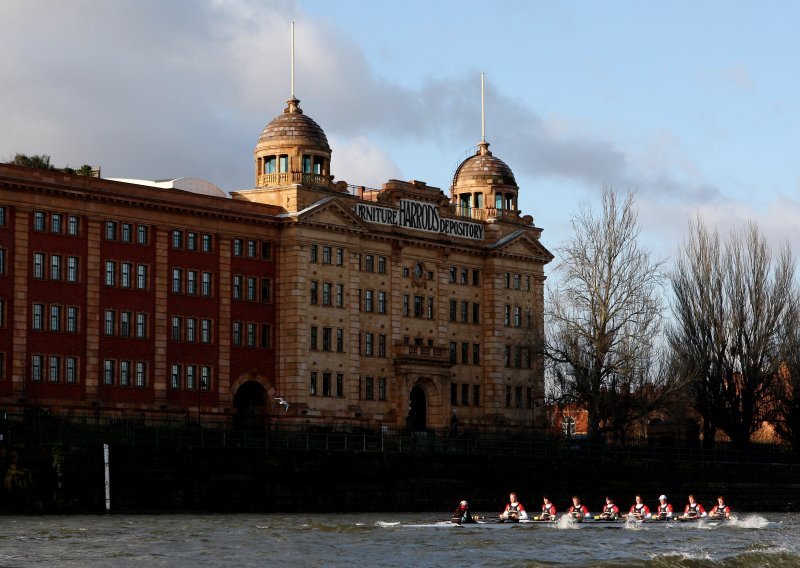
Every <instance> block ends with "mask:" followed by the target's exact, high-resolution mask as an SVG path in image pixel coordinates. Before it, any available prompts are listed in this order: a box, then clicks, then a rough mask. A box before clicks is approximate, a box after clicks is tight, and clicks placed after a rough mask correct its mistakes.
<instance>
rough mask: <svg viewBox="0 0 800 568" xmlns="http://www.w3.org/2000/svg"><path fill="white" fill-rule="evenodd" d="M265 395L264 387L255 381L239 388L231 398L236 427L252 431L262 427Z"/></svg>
mask: <svg viewBox="0 0 800 568" xmlns="http://www.w3.org/2000/svg"><path fill="white" fill-rule="evenodd" d="M265 394H266V391H265V390H264V387H262V386H261V385H260V384H259V383H257V382H255V381H248V382H246V383H244V384H243V385H242V386H240V387H239V390H237V391H236V394H235V395H234V397H233V406H234V408H235V409H236V415H235V416H234V424H235V425H236V426H239V427H241V428H247V429H254V430H255V429H259V430H260V429H262V428H263V427H264V406H265V404H264V399H265Z"/></svg>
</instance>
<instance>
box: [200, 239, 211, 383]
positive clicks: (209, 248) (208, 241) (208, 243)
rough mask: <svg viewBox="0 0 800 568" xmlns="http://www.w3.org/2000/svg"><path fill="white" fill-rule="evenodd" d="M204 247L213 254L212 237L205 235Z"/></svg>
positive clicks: (205, 250) (204, 250) (204, 249)
mask: <svg viewBox="0 0 800 568" xmlns="http://www.w3.org/2000/svg"><path fill="white" fill-rule="evenodd" d="M202 247H203V252H211V251H213V250H214V241H213V238H212V236H211V235H208V234H203V244H202ZM206 368H208V367H206Z"/></svg>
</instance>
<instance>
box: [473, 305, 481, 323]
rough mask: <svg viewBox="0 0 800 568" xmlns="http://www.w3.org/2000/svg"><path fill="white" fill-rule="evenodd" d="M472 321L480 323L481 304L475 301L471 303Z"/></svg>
mask: <svg viewBox="0 0 800 568" xmlns="http://www.w3.org/2000/svg"><path fill="white" fill-rule="evenodd" d="M472 323H481V305H480V304H479V303H477V302H475V303H474V304H472Z"/></svg>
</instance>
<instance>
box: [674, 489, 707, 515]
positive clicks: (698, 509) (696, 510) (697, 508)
mask: <svg viewBox="0 0 800 568" xmlns="http://www.w3.org/2000/svg"><path fill="white" fill-rule="evenodd" d="M705 516H706V510H705V509H704V508H703V506H702V505H701V504H700V503H698V502H697V501H695V499H694V495H689V504H688V505H686V509H685V510H684V511H683V515H682V516H681V517H679V518H681V519H699V518H700V517H705Z"/></svg>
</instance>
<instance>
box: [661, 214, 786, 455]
mask: <svg viewBox="0 0 800 568" xmlns="http://www.w3.org/2000/svg"><path fill="white" fill-rule="evenodd" d="M690 231H691V234H690V236H689V238H688V239H687V240H686V242H685V243H684V245H683V248H682V251H681V256H680V258H679V259H678V262H677V263H676V266H675V270H674V271H673V273H672V276H671V281H672V288H673V292H674V296H675V304H674V309H673V313H674V325H673V326H672V328H671V329H670V331H669V333H668V337H669V341H670V345H671V347H672V350H673V353H674V355H675V358H676V361H677V362H678V367H677V368H678V369H679V370H680V372H681V373H682V375H683V376H684V378H686V379H689V380H691V384H692V387H693V391H694V400H695V409H696V410H697V412H698V413H699V414H700V415H701V416H702V417H703V421H704V425H703V433H704V436H705V438H704V443H705V444H706V445H711V444H713V437H714V433H715V431H716V429H717V428H719V429H721V430H723V431H724V432H725V433H726V434H727V435H728V436H729V438H730V439H731V442H732V443H733V444H734V445H735V446H737V447H746V446H747V445H748V444H749V441H750V435H751V434H752V433H753V432H754V431H755V430H757V429H758V428H759V426H760V425H761V422H762V421H763V420H764V419H766V418H768V417H769V415H770V413H771V412H772V411H773V410H774V409H775V403H774V400H773V399H772V397H771V395H772V393H774V389H773V388H772V385H773V383H774V382H775V380H776V378H777V373H778V370H779V368H780V366H781V364H782V362H783V361H784V359H785V358H786V356H787V355H788V349H789V345H790V332H791V326H790V325H789V324H790V322H791V321H792V318H793V314H794V313H795V295H794V291H793V285H794V261H793V258H792V254H791V251H790V249H789V247H788V246H786V247H784V248H783V249H782V250H781V254H780V256H779V258H778V259H777V260H776V261H775V262H773V259H772V254H771V251H770V249H769V247H768V246H767V243H766V240H765V239H764V237H763V236H762V235H761V234H760V233H759V231H758V227H757V226H756V225H755V224H753V223H750V224H748V226H747V227H746V228H745V229H744V230H743V231H732V232H731V234H730V237H729V240H728V241H727V242H726V243H725V245H724V247H723V246H721V245H720V240H719V236H718V234H717V232H716V231H714V232H709V231H708V230H707V229H706V228H705V227H704V225H703V223H702V221H701V220H699V219H698V220H697V221H696V222H694V223H692V224H691V225H690Z"/></svg>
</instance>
